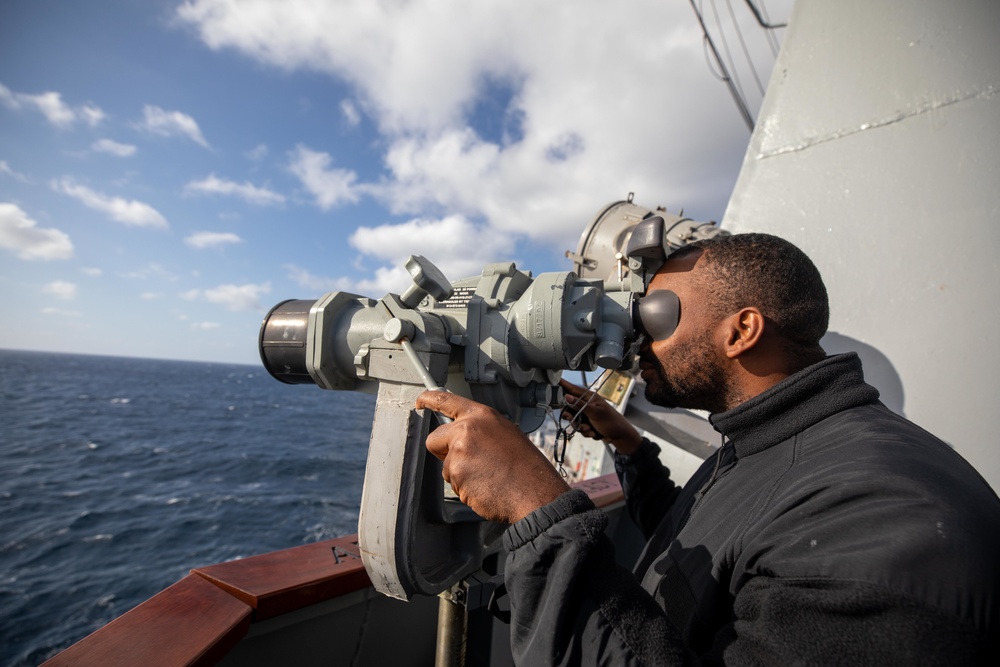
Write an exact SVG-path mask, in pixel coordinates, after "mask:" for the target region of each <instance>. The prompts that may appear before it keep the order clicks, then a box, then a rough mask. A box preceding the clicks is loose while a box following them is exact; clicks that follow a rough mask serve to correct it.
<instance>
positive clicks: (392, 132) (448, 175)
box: [177, 0, 791, 248]
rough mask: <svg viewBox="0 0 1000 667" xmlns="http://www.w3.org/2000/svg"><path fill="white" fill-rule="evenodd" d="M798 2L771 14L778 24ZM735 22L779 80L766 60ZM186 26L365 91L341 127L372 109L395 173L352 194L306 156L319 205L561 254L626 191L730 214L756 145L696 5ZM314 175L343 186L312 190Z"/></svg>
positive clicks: (748, 30)
mask: <svg viewBox="0 0 1000 667" xmlns="http://www.w3.org/2000/svg"><path fill="white" fill-rule="evenodd" d="M790 5H791V0H774V1H773V2H772V3H770V4H769V7H768V9H769V10H770V15H771V17H772V18H773V19H776V20H781V19H783V18H784V17H786V16H787V14H788V9H789V7H790ZM737 9H738V11H737V16H738V17H739V22H740V27H741V28H742V30H743V34H744V36H745V37H746V40H747V47H748V49H750V51H751V53H752V54H753V57H754V62H755V64H756V66H757V67H758V69H759V70H760V72H761V75H762V77H763V78H764V79H766V77H767V75H768V73H769V71H770V67H771V65H772V61H773V55H772V53H771V50H770V47H769V45H768V44H767V41H766V39H765V36H764V34H763V32H762V31H761V30H760V29H759V28H758V27H757V26H756V25H755V22H754V19H753V17H752V15H751V14H750V12H749V11H748V10H747V8H746V7H742V6H741V7H739V8H737ZM177 15H178V17H179V18H180V19H181V20H182V21H183V22H186V23H187V24H189V25H191V26H193V27H194V28H195V29H196V30H197V32H198V34H199V35H200V37H201V39H202V40H203V42H204V43H205V44H207V45H208V46H209V47H210V48H213V49H220V50H221V49H232V50H235V51H237V52H240V53H242V54H244V55H246V56H248V57H250V58H253V59H254V60H256V61H258V62H261V63H265V64H267V65H271V66H276V67H280V68H283V69H286V70H289V71H293V70H311V71H318V72H323V73H327V74H329V75H331V76H333V77H336V78H338V79H340V80H343V81H345V82H347V83H348V84H349V85H351V86H353V91H352V95H351V98H352V99H356V100H357V101H358V102H357V105H358V106H354V103H353V102H351V103H350V104H348V105H342V106H341V113H342V114H344V117H345V118H346V119H348V121H350V120H351V119H352V118H354V117H355V116H354V113H353V112H357V111H358V109H359V108H361V109H363V110H364V112H365V114H366V116H367V117H370V118H371V119H372V120H373V122H374V123H375V124H376V126H377V127H378V128H379V130H380V132H381V134H382V136H381V138H380V141H381V145H383V146H385V154H384V159H385V165H386V167H387V169H388V175H387V178H386V179H385V180H384V182H381V183H379V184H378V186H377V187H376V186H374V185H372V184H356V183H355V182H354V179H353V178H351V179H350V180H348V179H347V176H348V175H350V176H352V177H353V172H351V171H350V169H349V168H346V167H341V168H340V169H337V170H331V169H330V161H329V155H327V154H326V153H321V152H314V151H309V150H308V149H302V148H301V147H300V149H299V153H298V156H297V158H296V159H295V160H293V163H294V164H298V165H302V167H303V168H301V169H299V171H297V172H296V173H297V175H299V177H300V178H301V179H302V181H303V183H304V184H305V185H306V188H307V189H308V190H309V192H311V193H312V194H313V195H314V196H316V197H317V203H318V204H319V205H320V206H321V207H323V208H330V207H332V206H333V205H335V204H336V203H339V202H342V201H345V200H348V201H353V199H351V198H350V197H345V194H351V195H353V196H354V197H355V198H356V197H357V196H358V194H359V193H364V194H374V195H376V196H378V197H380V198H381V199H382V200H383V201H385V202H387V203H388V204H389V205H390V206H391V207H392V209H393V211H394V212H396V213H404V214H409V215H427V214H428V213H429V212H430V213H432V214H439V212H441V211H446V212H449V213H462V214H464V215H466V216H467V217H470V218H474V219H481V220H485V221H486V222H487V224H488V225H489V226H490V227H493V228H496V229H502V230H505V231H507V233H520V234H523V235H526V236H528V237H530V238H532V239H536V240H541V241H543V242H546V243H552V244H553V245H556V244H558V245H561V246H562V247H563V248H565V247H569V246H570V245H572V244H573V243H574V242H575V240H576V237H577V235H578V234H579V232H580V230H581V229H582V228H583V226H584V225H585V224H586V223H587V222H588V221H589V220H590V219H591V217H592V216H593V215H594V213H595V212H596V211H597V209H598V208H600V207H601V206H602V205H604V204H606V203H607V202H609V201H611V200H613V199H618V198H624V197H625V195H626V194H627V193H628V192H630V191H634V192H636V194H637V197H636V199H637V201H639V202H642V203H644V204H647V205H651V206H655V205H659V204H662V205H665V206H668V207H669V208H670V209H671V210H677V209H679V208H682V207H683V208H685V209H687V211H688V212H689V213H694V214H695V215H701V216H705V217H718V216H721V214H722V212H723V209H724V206H725V203H726V201H727V200H728V197H729V194H730V191H731V189H732V186H733V184H734V182H735V177H736V174H737V171H738V168H739V166H740V164H741V162H742V157H743V153H744V151H745V149H746V145H747V140H748V138H749V135H748V133H747V130H746V127H745V126H744V125H743V123H742V121H741V119H740V117H739V114H738V112H737V111H736V109H735V107H734V105H733V104H732V102H731V101H730V99H729V94H728V92H727V90H726V88H725V86H724V85H723V84H722V83H720V82H719V81H718V80H717V79H716V78H715V77H714V76H713V75H712V73H711V72H710V70H709V67H708V65H707V64H706V62H705V56H704V50H703V38H702V34H701V30H700V28H699V26H698V23H697V21H696V19H695V17H694V14H693V12H692V11H691V8H690V6H688V5H687V3H666V2H662V0H633V1H632V2H629V3H627V4H626V5H623V6H617V5H615V6H611V5H609V4H608V3H606V2H603V0H579V1H578V2H573V3H543V2H531V1H528V0H524V1H521V2H518V1H515V0H512V1H511V2H477V3H469V2H465V1H463V0H409V1H403V0H386V1H385V2H379V3H330V2H325V1H323V0H298V1H297V2H294V4H293V3H292V2H283V3H273V2H270V1H269V0H245V1H243V2H240V3H238V5H237V4H236V3H233V2H230V1H229V0H187V1H186V2H184V3H183V4H181V5H180V6H179V7H178V9H177ZM727 22H728V19H726V18H724V19H723V24H724V25H725V26H726V29H727V35H728V38H729V39H730V40H735V38H736V36H735V33H734V32H733V31H732V27H731V25H728V23H727ZM710 28H711V29H712V30H713V31H714V34H715V37H716V39H718V38H719V37H720V35H719V32H718V26H716V25H714V24H713V25H711V26H710ZM779 35H780V33H779ZM741 73H742V75H743V77H744V80H745V81H750V76H749V70H748V69H746V68H745V67H744V68H743V71H742V72H741ZM758 100H759V94H757V93H756V92H754V93H753V99H751V100H750V103H751V107H756V106H757V104H758V103H759V102H758ZM483 105H486V106H487V107H488V108H490V109H491V112H490V113H491V117H492V118H495V119H497V120H498V121H502V127H500V128H498V129H497V128H495V129H494V131H492V133H491V132H489V131H487V130H485V129H483V128H484V125H483V124H482V123H481V122H479V121H481V120H482V118H481V117H479V116H477V114H478V112H477V109H478V108H481V107H482V106H483ZM306 151H307V152H306ZM310 160H311V161H310ZM306 166H309V167H311V169H306V168H304V167H306ZM317 174H319V175H323V174H327V175H330V176H331V177H330V178H329V179H328V181H326V182H325V183H322V184H321V183H319V182H318V181H319V179H318V178H307V176H308V175H313V176H315V175H317Z"/></svg>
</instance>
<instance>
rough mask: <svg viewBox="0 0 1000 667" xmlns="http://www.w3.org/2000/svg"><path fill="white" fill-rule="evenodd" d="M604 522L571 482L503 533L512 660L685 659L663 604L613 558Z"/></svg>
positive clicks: (616, 662)
mask: <svg viewBox="0 0 1000 667" xmlns="http://www.w3.org/2000/svg"><path fill="white" fill-rule="evenodd" d="M607 523H608V518H607V515H606V514H604V512H602V511H601V510H599V509H597V508H596V507H594V504H593V503H592V502H591V501H590V499H589V498H588V497H587V495H586V494H585V493H583V492H582V491H579V490H574V491H568V492H567V493H565V494H563V495H562V496H560V497H559V498H558V499H556V500H555V501H553V502H552V503H550V504H549V505H546V506H545V507H542V508H540V509H538V510H536V511H535V512H533V513H532V514H530V515H528V516H527V517H525V518H524V519H522V520H521V521H519V522H518V523H516V524H514V525H513V526H511V527H510V528H509V529H508V530H507V532H506V533H505V535H504V546H505V547H506V548H507V552H508V553H507V561H506V568H505V573H504V579H505V584H506V586H507V592H508V595H509V596H510V606H511V649H512V651H513V656H514V661H515V663H516V664H518V665H595V664H614V665H682V664H686V663H687V662H688V661H687V660H686V655H685V650H684V647H683V643H682V642H681V639H680V636H679V635H678V634H677V631H676V630H675V629H674V627H673V626H672V625H671V624H670V622H669V621H668V620H667V618H666V616H665V614H664V613H663V610H662V609H660V607H659V606H658V605H657V604H656V602H655V601H654V600H653V598H652V597H651V596H650V595H649V594H648V593H646V592H645V591H644V590H642V588H641V587H640V586H639V583H638V582H637V581H636V579H635V577H633V576H632V574H631V573H630V572H629V571H628V570H625V569H624V568H622V567H620V566H619V565H617V564H616V562H615V553H614V547H613V546H612V544H611V541H610V540H609V539H608V537H607V536H606V535H605V534H604V530H605V528H606V527H607Z"/></svg>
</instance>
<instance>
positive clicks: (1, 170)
mask: <svg viewBox="0 0 1000 667" xmlns="http://www.w3.org/2000/svg"><path fill="white" fill-rule="evenodd" d="M0 174H7V175H8V176H10V177H11V178H13V179H14V180H15V181H20V182H22V183H27V182H28V177H27V176H25V175H24V174H21V173H19V172H16V171H14V170H13V169H12V168H11V166H10V165H9V164H7V161H6V160H0Z"/></svg>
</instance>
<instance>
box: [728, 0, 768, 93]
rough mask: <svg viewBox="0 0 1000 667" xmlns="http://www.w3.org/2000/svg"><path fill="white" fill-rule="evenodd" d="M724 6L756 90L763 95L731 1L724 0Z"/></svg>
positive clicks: (762, 87) (762, 89) (761, 85)
mask: <svg viewBox="0 0 1000 667" xmlns="http://www.w3.org/2000/svg"><path fill="white" fill-rule="evenodd" d="M726 7H728V8H729V18H731V19H732V20H733V28H734V29H735V30H736V37H737V38H738V39H739V40H740V47H741V48H742V49H743V55H744V57H746V59H747V65H749V66H750V73H751V74H753V80H754V81H756V82H757V90H759V91H760V95H761V97H763V96H764V84H763V83H761V82H760V76H759V75H758V74H757V68H756V67H755V66H754V64H753V58H751V57H750V50H749V49H748V48H747V43H746V41H745V40H744V39H743V31H742V30H740V24H739V23H737V22H736V13H735V12H734V11H733V3H732V2H731V1H730V0H726Z"/></svg>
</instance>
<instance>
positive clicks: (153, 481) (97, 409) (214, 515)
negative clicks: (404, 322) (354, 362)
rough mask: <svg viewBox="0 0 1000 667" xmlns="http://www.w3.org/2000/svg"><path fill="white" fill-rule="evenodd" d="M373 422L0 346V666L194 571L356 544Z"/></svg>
mask: <svg viewBox="0 0 1000 667" xmlns="http://www.w3.org/2000/svg"><path fill="white" fill-rule="evenodd" d="M373 412H374V397H372V396H367V395H364V394H357V393H353V392H332V391H323V390H321V389H319V388H317V387H315V386H311V385H309V386H301V385H300V386H290V385H285V384H282V383H280V382H277V381H276V380H274V379H272V378H271V377H270V376H269V375H268V374H267V373H266V372H265V371H264V370H263V369H262V368H260V367H255V366H237V365H224V364H204V363H190V362H180V361H156V360H145V359H124V358H112V357H96V356H79V355H61V354H46V353H36V352H14V351H4V350H0V503H2V504H0V507H2V512H0V665H37V664H38V663H40V662H42V661H44V660H46V659H47V658H49V657H51V656H52V655H54V654H55V653H57V652H58V651H60V650H61V649H64V648H66V647H67V646H69V645H70V644H72V643H74V642H76V641H77V640H79V639H81V638H82V637H84V636H86V635H87V634H89V633H91V632H93V631H94V630H96V629H97V628H99V627H101V626H102V625H104V624H106V623H107V622H109V621H111V620H112V619H114V618H115V617H117V616H120V615H121V614H123V613H125V612H126V611H128V610H129V609H131V608H132V607H134V606H135V605H137V604H139V603H140V602H142V601H143V600H145V599H147V598H149V597H150V596H152V595H154V594H156V593H157V592H159V591H160V590H162V589H163V588H165V587H167V586H169V585H170V584H172V583H174V582H175V581H177V580H178V579H180V578H182V577H183V576H184V575H185V574H187V572H188V570H190V569H191V568H194V567H199V566H203V565H208V564H211V563H216V562H220V561H226V560H231V559H234V558H240V557H243V556H250V555H253V554H258V553H263V552H267V551H274V550H276V549H283V548H286V547H292V546H296V545H299V544H303V543H306V542H313V541H317V540H322V539H327V538H330V537H335V536H337V535H342V534H345V533H354V532H356V531H357V515H358V503H359V502H360V498H361V486H362V482H363V479H364V466H365V456H366V452H367V446H368V434H369V430H370V427H371V420H372V415H373Z"/></svg>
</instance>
